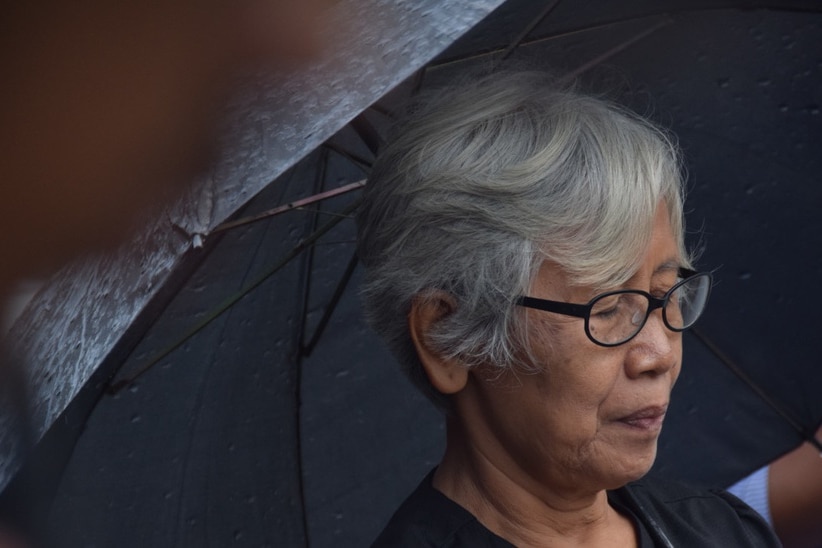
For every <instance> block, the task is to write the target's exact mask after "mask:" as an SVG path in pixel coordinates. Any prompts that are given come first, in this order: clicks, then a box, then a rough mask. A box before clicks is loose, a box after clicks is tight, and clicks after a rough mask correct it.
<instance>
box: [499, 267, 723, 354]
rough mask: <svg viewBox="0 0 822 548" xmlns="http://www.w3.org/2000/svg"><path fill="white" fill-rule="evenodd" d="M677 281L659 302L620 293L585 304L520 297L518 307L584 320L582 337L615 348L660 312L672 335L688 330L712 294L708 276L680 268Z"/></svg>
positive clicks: (645, 295)
mask: <svg viewBox="0 0 822 548" xmlns="http://www.w3.org/2000/svg"><path fill="white" fill-rule="evenodd" d="M678 278H679V281H678V282H677V283H676V284H674V286H673V287H672V288H671V289H669V290H668V292H667V293H665V295H664V296H663V297H662V298H657V297H654V296H653V295H651V294H650V293H646V292H645V291H640V290H638V289H621V290H618V291H609V292H608V293H603V294H602V295H597V296H596V297H594V298H593V299H591V300H590V301H589V302H588V304H573V303H564V302H559V301H549V300H546V299H537V298H534V297H519V298H517V300H516V301H515V303H516V304H518V305H519V306H525V307H528V308H536V309H538V310H545V311H547V312H554V313H556V314H562V315H564V316H574V317H577V318H585V334H586V335H588V338H589V339H591V340H592V341H593V342H595V343H596V344H598V345H600V346H618V345H620V344H624V343H626V342H628V341H630V340H631V339H633V338H634V337H635V336H636V335H637V334H638V333H639V332H640V331H641V330H642V328H643V327H644V326H645V322H647V321H648V316H650V315H651V312H653V311H654V310H656V309H657V308H661V309H662V321H663V323H664V324H665V327H667V328H668V329H670V330H671V331H675V332H680V331H684V330H686V329H688V328H689V327H691V326H692V325H693V324H694V323H696V320H698V319H699V316H700V315H701V314H702V311H703V310H705V304H706V303H707V302H708V295H709V294H710V292H711V274H710V273H709V272H694V271H693V270H688V269H687V268H680V269H679V272H678Z"/></svg>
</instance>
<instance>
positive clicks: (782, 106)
mask: <svg viewBox="0 0 822 548" xmlns="http://www.w3.org/2000/svg"><path fill="white" fill-rule="evenodd" d="M779 112H788V105H787V104H785V103H780V105H779Z"/></svg>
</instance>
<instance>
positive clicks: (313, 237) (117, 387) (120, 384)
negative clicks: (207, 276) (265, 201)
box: [107, 201, 359, 394]
mask: <svg viewBox="0 0 822 548" xmlns="http://www.w3.org/2000/svg"><path fill="white" fill-rule="evenodd" d="M357 207H359V201H357V202H354V203H352V204H350V205H349V206H348V207H346V208H345V209H344V210H343V211H342V214H343V215H350V214H351V213H353V212H354V210H355V209H356V208H357ZM344 218H345V217H335V218H332V219H331V220H329V221H328V222H327V223H325V224H324V225H322V226H321V227H320V228H318V229H317V230H316V231H314V232H313V233H312V234H310V235H309V236H307V237H306V238H305V239H304V240H302V241H301V242H300V243H298V244H297V245H296V246H295V247H294V248H293V249H292V250H291V251H290V252H289V253H288V254H287V255H286V256H285V257H283V259H281V260H280V261H279V262H278V263H277V264H275V265H274V266H272V267H271V268H270V269H269V270H268V271H266V272H264V273H263V274H262V275H260V276H259V277H258V278H257V279H255V280H254V281H252V282H251V283H250V284H248V285H247V286H246V287H244V288H242V289H241V290H240V291H238V292H237V293H235V294H234V295H232V296H231V297H229V298H227V299H226V300H225V301H223V302H222V303H221V304H220V305H219V306H217V307H216V308H215V309H214V310H212V311H211V312H210V313H209V314H208V315H207V316H206V317H205V318H203V319H202V320H200V321H199V322H198V323H196V324H195V325H193V326H192V327H191V328H190V329H189V330H188V331H186V332H185V333H184V334H183V335H182V336H181V337H180V338H179V339H178V340H177V341H175V342H174V343H172V344H170V345H169V346H168V347H166V348H165V349H164V350H162V351H160V352H159V353H157V354H156V355H155V356H154V357H153V358H152V359H150V360H149V361H148V362H146V364H145V365H144V366H143V367H141V368H140V369H138V370H137V371H136V372H135V373H134V374H133V375H131V376H130V377H128V378H125V379H122V380H119V381H116V382H113V383H111V384H110V385H109V387H108V390H107V391H108V393H109V394H116V393H118V392H120V391H121V390H123V389H124V388H127V387H129V386H131V385H132V384H133V383H134V382H135V381H136V380H137V379H138V378H139V377H141V376H142V375H143V374H145V373H147V372H148V371H149V370H150V369H151V368H153V367H154V366H155V365H157V364H158V363H159V362H160V361H161V360H163V359H164V358H165V357H166V356H168V355H169V354H171V353H172V352H174V351H175V350H176V349H177V348H179V347H180V346H182V345H183V344H184V343H185V342H186V341H187V340H189V339H190V338H191V337H193V336H194V335H196V334H197V333H199V332H200V331H202V330H203V329H204V328H205V327H206V326H207V325H208V324H210V323H211V322H213V321H214V320H216V319H217V318H218V317H220V316H221V315H222V314H223V313H225V312H226V311H227V310H229V309H230V308H231V307H232V306H234V305H235V304H237V303H238V302H239V301H240V300H241V299H242V298H243V297H245V296H246V295H248V294H249V293H251V292H252V291H254V290H255V289H256V288H257V287H258V286H260V285H261V284H262V283H263V282H265V281H266V280H267V279H268V278H270V277H271V276H273V275H274V274H276V273H277V272H279V271H280V270H281V269H282V268H284V267H285V266H286V265H287V264H288V263H290V262H291V261H292V260H293V259H294V258H295V257H297V256H298V255H299V254H300V253H302V252H303V251H305V250H306V249H308V248H309V247H311V246H312V245H314V244H315V243H316V242H317V240H319V239H320V238H321V237H322V236H324V235H325V234H326V233H327V232H328V231H330V230H331V229H332V228H334V227H335V226H337V225H338V224H339V223H340V222H341V221H342V220H343V219H344Z"/></svg>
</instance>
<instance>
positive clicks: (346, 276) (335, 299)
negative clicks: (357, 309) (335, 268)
mask: <svg viewBox="0 0 822 548" xmlns="http://www.w3.org/2000/svg"><path fill="white" fill-rule="evenodd" d="M356 267H357V253H356V252H354V254H353V255H352V256H351V259H350V260H349V261H348V266H347V267H346V268H345V272H344V273H343V275H342V278H340V281H339V282H338V283H337V287H336V289H335V290H334V295H332V296H331V300H330V301H329V303H328V306H326V308H325V312H323V317H322V318H320V322H319V323H318V324H317V328H316V329H315V330H314V334H313V335H312V336H311V340H310V341H308V344H306V345H304V346H301V348H300V356H301V357H308V356H310V355H311V352H313V350H314V347H315V346H316V345H317V343H318V342H319V340H320V337H321V336H322V334H323V332H324V331H325V328H326V326H327V325H328V321H329V320H330V319H331V315H332V314H333V313H334V310H335V309H336V308H337V303H339V302H340V298H341V297H342V294H343V292H344V291H345V288H346V287H348V282H349V281H350V280H351V276H353V274H354V269H355V268H356Z"/></svg>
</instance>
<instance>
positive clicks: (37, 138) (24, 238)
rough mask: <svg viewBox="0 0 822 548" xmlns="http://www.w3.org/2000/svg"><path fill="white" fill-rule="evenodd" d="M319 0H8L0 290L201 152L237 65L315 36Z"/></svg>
mask: <svg viewBox="0 0 822 548" xmlns="http://www.w3.org/2000/svg"><path fill="white" fill-rule="evenodd" d="M327 3H329V2H328V1H327V0H308V1H306V0H287V1H273V0H239V1H234V2H227V1H223V0H206V1H194V0H176V1H170V2H161V1H158V0H151V1H149V2H136V1H133V0H127V1H123V2H107V1H102V0H95V1H92V2H81V3H79V4H77V3H70V4H66V3H64V2H53V1H36V0H35V1H33V2H17V3H8V4H9V5H8V6H6V7H5V8H6V9H4V16H3V21H2V23H0V71H2V74H3V82H4V83H3V86H2V90H0V128H2V133H0V192H2V194H1V195H0V203H2V207H3V210H2V215H0V250H2V252H3V257H4V260H3V268H2V270H1V271H0V294H3V293H5V292H6V287H7V285H8V283H9V282H10V281H11V280H13V279H15V278H17V277H19V276H22V275H30V274H32V273H40V272H41V271H43V270H48V269H53V268H55V267H56V266H59V265H60V264H62V263H63V262H65V261H66V260H68V259H70V258H72V257H73V256H75V254H77V253H79V252H82V251H86V250H89V249H90V250H96V249H99V248H101V247H110V246H111V245H112V244H114V243H116V242H118V241H120V239H121V238H122V237H123V236H124V235H125V234H126V233H127V231H128V230H129V229H131V228H132V223H133V222H134V220H135V216H136V215H137V214H139V213H141V212H142V210H143V209H145V208H146V207H148V206H149V205H151V204H153V203H155V202H157V201H158V199H161V198H163V197H164V196H165V197H166V198H168V195H169V194H170V193H171V192H170V188H171V186H172V185H175V186H177V187H179V186H180V185H181V184H185V183H188V182H190V180H191V178H192V176H193V175H194V174H195V173H196V172H197V171H199V170H202V169H203V167H205V166H206V165H207V162H208V160H209V158H210V152H211V151H212V148H213V145H214V140H215V139H214V138H215V130H216V125H217V121H218V113H219V112H221V110H222V109H221V107H222V106H223V105H222V103H223V102H224V101H225V100H226V98H227V96H228V94H229V92H230V91H231V87H232V86H231V84H232V82H234V81H235V80H236V76H237V75H238V73H239V72H241V71H244V70H249V69H254V68H256V67H262V66H265V67H275V68H287V67H291V66H293V65H294V64H295V63H298V62H300V61H304V60H305V59H306V58H307V57H309V56H312V55H313V54H314V53H316V52H317V51H318V49H319V42H318V40H317V37H316V35H317V33H316V32H315V31H316V30H318V27H319V16H320V14H321V10H322V7H323V4H327Z"/></svg>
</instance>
